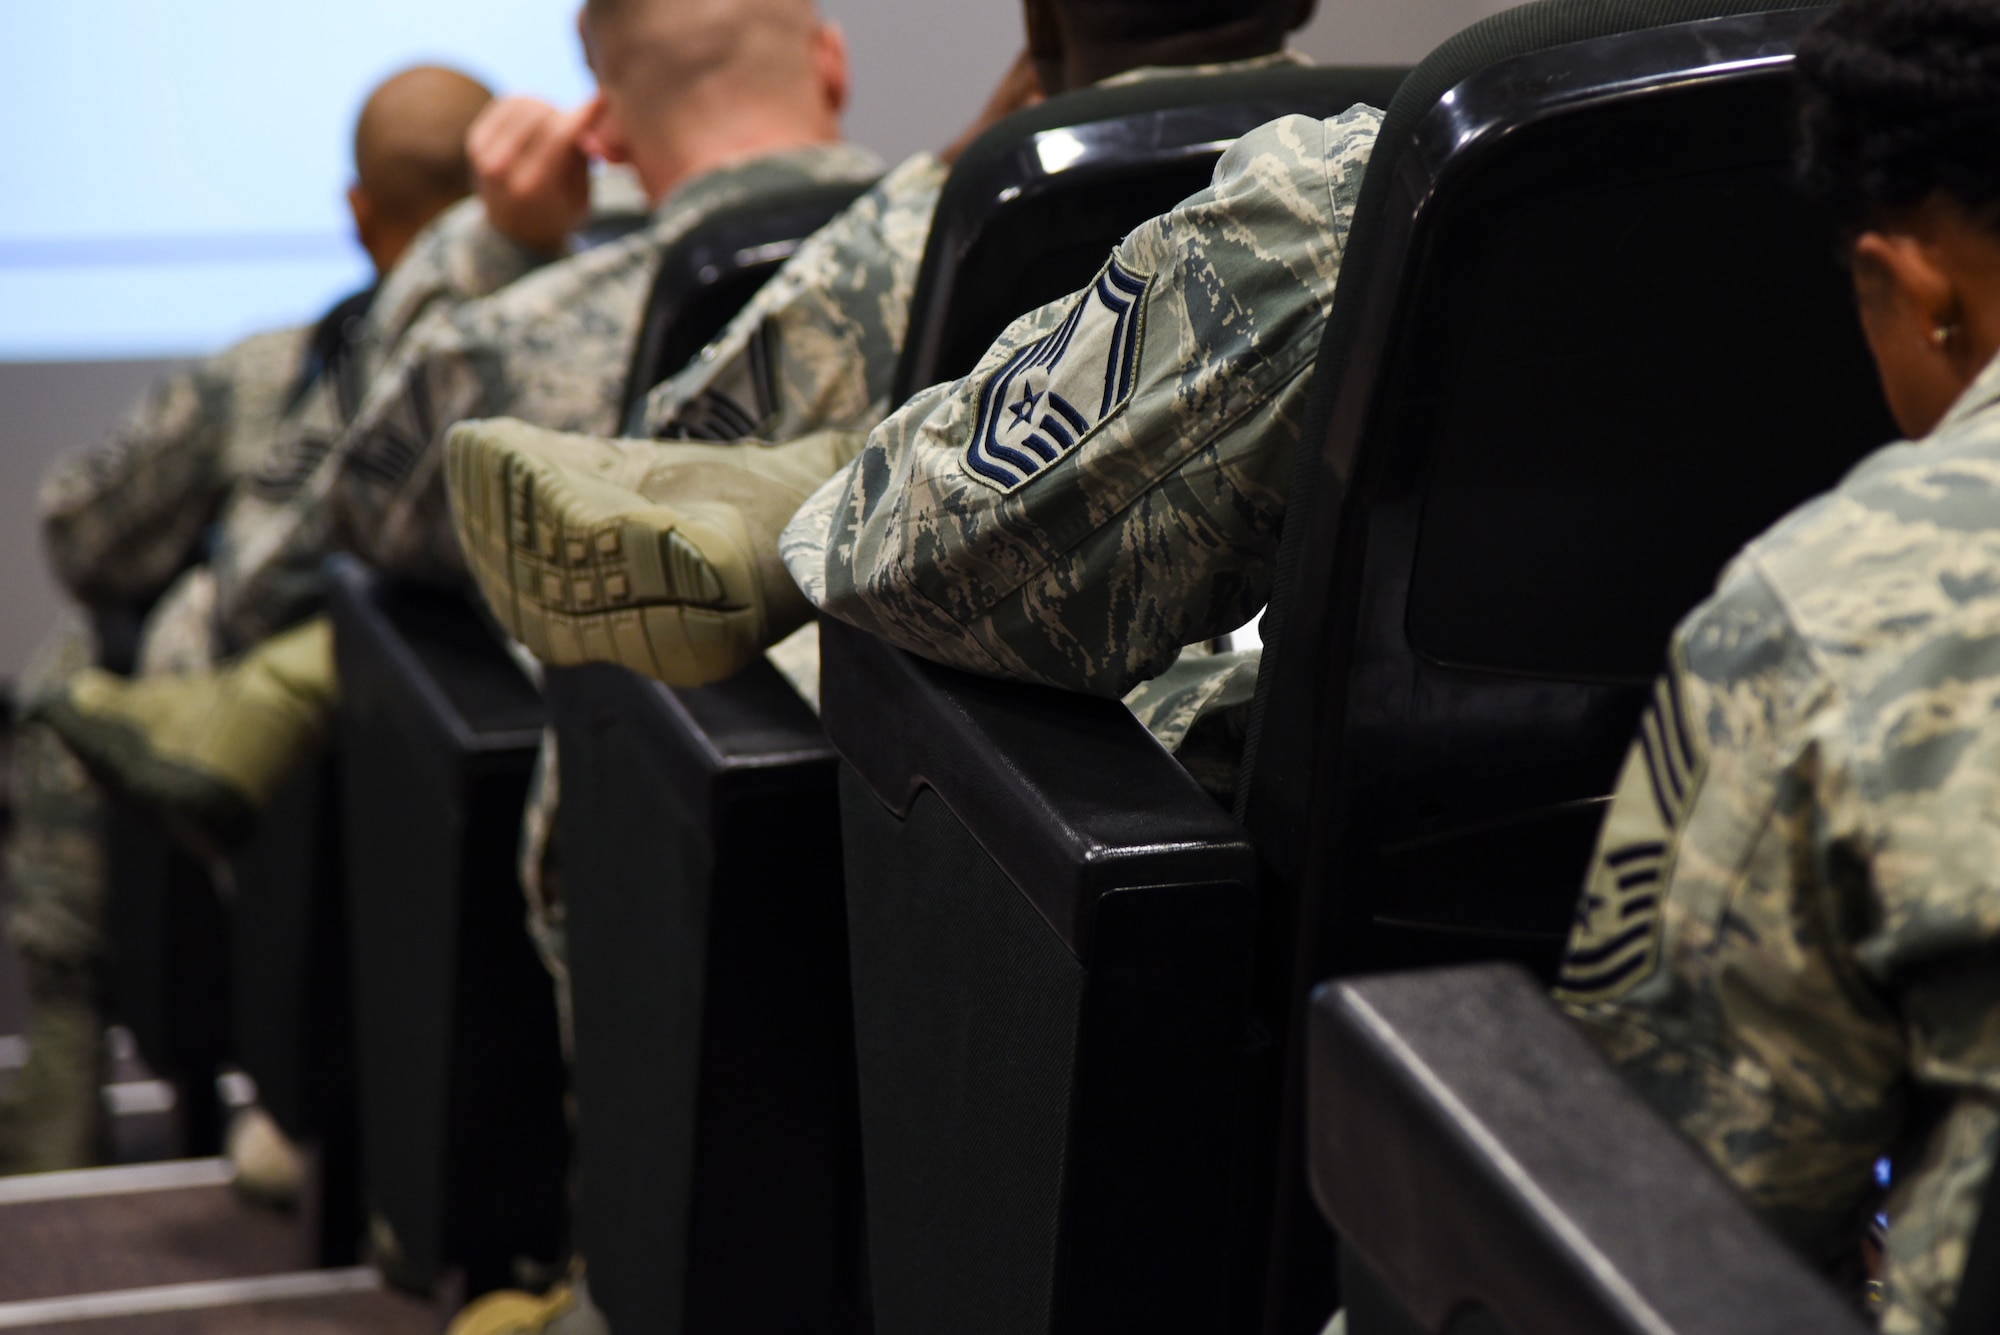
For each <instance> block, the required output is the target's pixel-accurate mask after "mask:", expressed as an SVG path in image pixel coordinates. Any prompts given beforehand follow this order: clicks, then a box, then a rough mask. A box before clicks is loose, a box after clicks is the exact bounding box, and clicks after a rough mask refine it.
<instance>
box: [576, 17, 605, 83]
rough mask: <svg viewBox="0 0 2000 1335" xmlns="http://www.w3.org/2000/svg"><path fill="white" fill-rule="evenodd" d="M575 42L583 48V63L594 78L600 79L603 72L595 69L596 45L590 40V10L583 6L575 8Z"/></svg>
mask: <svg viewBox="0 0 2000 1335" xmlns="http://www.w3.org/2000/svg"><path fill="white" fill-rule="evenodd" d="M576 40H577V42H578V43H579V44H581V45H582V47H583V63H584V64H585V65H586V66H587V67H589V69H590V72H591V74H592V75H593V76H594V77H597V78H602V77H603V72H602V71H600V70H599V69H598V68H597V43H595V42H593V41H591V39H590V10H589V9H588V8H587V7H586V6H584V5H578V6H577V7H576Z"/></svg>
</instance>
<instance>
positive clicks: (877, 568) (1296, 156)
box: [785, 107, 1381, 696]
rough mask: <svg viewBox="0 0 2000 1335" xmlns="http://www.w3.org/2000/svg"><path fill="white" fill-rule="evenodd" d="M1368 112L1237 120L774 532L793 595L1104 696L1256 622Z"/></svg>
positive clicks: (923, 645)
mask: <svg viewBox="0 0 2000 1335" xmlns="http://www.w3.org/2000/svg"><path fill="white" fill-rule="evenodd" d="M1380 123H1381V118H1380V115H1379V113H1377V112H1375V111H1373V110H1370V109H1369V108H1366V107H1356V108H1354V109H1353V110H1351V111H1349V112H1347V113H1346V114H1344V115H1342V116H1339V117H1336V118H1334V119H1332V120H1329V121H1324V122H1321V121H1315V120H1311V119H1308V118H1305V117H1289V118H1287V119H1284V120H1280V121H1275V122H1273V123H1271V124H1270V125H1267V126H1264V127H1261V128H1259V129H1258V130H1256V131H1254V132H1253V133H1251V134H1249V135H1247V136H1245V137H1244V138H1243V139H1242V140H1241V141H1240V142H1238V143H1237V144H1236V145H1235V146H1234V147H1233V148H1231V149H1230V151H1229V152H1228V153H1226V154H1224V155H1223V158H1222V160H1221V162H1220V163H1219V164H1218V167H1217V170H1216V175H1215V179H1214V183H1213V185H1212V186H1211V188H1210V189H1208V190H1206V191H1204V192H1203V193H1201V194H1199V195H1196V196H1194V197H1193V198H1192V199H1190V200H1188V201H1186V202H1185V203H1184V204H1182V205H1180V206H1179V207H1177V208H1176V209H1174V210H1173V212H1171V213H1169V214H1167V215H1166V216H1164V217H1162V218H1158V219H1155V220H1153V221H1152V222H1149V223H1147V224H1145V225H1144V226H1142V227H1140V228H1139V229H1138V230H1137V231H1135V232H1133V233H1132V234H1131V235H1130V236H1129V237H1127V238H1126V239H1125V241H1124V242H1122V243H1121V244H1120V245H1119V246H1118V248H1117V250H1116V251H1115V252H1114V254H1113V255H1112V256H1111V259H1110V262H1109V263H1108V264H1107V265H1106V266H1105V268H1104V270H1103V271H1102V272H1101V273H1100V274H1099V275H1098V277H1097V280H1096V281H1095V282H1094V283H1093V284H1092V285H1091V286H1090V287H1089V288H1088V289H1086V290H1085V291H1083V292H1080V293H1078V294H1076V295H1075V296H1073V297H1071V298H1069V299H1067V300H1065V301H1061V302H1057V303H1054V304H1052V305H1050V306H1048V307H1045V308H1043V309H1042V310H1039V311H1036V312H1034V313H1032V314H1030V315H1028V316H1026V317H1024V318H1023V319H1021V320H1020V321H1017V322H1016V323H1015V324H1014V325H1013V326H1012V327H1010V328H1009V329H1008V330H1007V332H1006V333H1005V334H1004V335H1002V337H1001V339H1000V341H999V342H998V343H997V344H995V345H994V347H993V348H992V349H991V350H990V351H989V352H988V353H987V355H986V357H985V358H984V359H982V361H981V363H980V365H979V366H978V367H977V369H975V371H974V372H973V374H972V375H971V376H969V377H968V378H966V379H965V380H962V381H959V382H957V383H955V384H951V385H944V386H940V387H937V388H935V389H932V390H930V391H927V392H926V393H924V394H921V395H919V396H917V397H916V398H915V399H913V400H912V401H911V402H910V403H908V404H906V405H904V406H903V408H902V409H901V410H900V411H898V412H897V413H896V414H894V415H893V416H892V417H890V418H889V420H888V421H886V422H884V423H883V424H882V425H881V427H879V428H878V429H877V430H876V431H875V432H874V434H873V435H872V436H871V437H870V439H869V442H868V446H867V448H866V449H865V450H864V451H863V453H862V456H861V457H860V458H859V459H858V460H856V461H855V463H854V464H853V465H852V466H851V467H850V468H849V469H848V470H846V471H845V472H844V473H842V474H841V475H839V476H837V477H835V478H834V479H833V480H832V481H831V482H830V483H828V485H827V486H826V487H824V488H822V489H821V490H820V491H819V492H818V493H817V494H815V495H814V496H813V498H812V499H811V500H810V501H809V502H808V503H807V504H806V506H805V507H804V508H803V509H802V510H801V511H800V513H799V516H798V518H797V519H796V520H795V521H794V522H793V524H792V526H791V528H790V529H788V530H787V533H786V535H785V555H786V562H787V565H788V566H789V567H790V569H791V571H792V574H793V576H794V577H795V578H796V579H798V581H799V583H800V585H801V587H802V588H803V589H804V590H805V591H806V594H807V596H808V597H810V598H811V599H812V600H813V602H814V603H815V604H817V605H818V606H820V607H821V608H823V609H824V610H826V611H827V612H830V613H831V614H833V615H834V616H837V617H840V618H841V619H843V620H846V621H851V622H853V623H855V624H856V625H859V626H862V627H864V628H866V629H868V630H871V631H873V632H875V633H876V634H879V635H881V636H883V637H885V638H887V639H889V640H892V641H894V642H896V643H898V644H901V645H903V646H905V647H907V648H909V649H912V650H914V651H915V652H917V653H921V654H924V655H926V656H928V657H931V658H935V659H939V660H941V661H944V662H948V663H952V664H955V665H958V666H961V667H966V668H970V669H972V670H974V671H979V672H985V673H989V674H994V675H1000V676H1008V677H1015V678H1021V679H1025V680H1030V681H1040V682H1047V683H1050V684H1053V685H1057V686H1063V687H1068V688H1071V689H1076V690H1083V691H1089V692H1092V693H1095V694H1099V695H1112V696H1115V695H1121V694H1123V693H1124V692H1126V691H1128V690H1130V689H1131V688H1132V687H1133V686H1134V685H1135V684H1136V683H1138V682H1139V681H1142V680H1144V679H1146V678H1148V677H1151V676H1155V675H1157V674H1158V673H1160V672H1161V671H1163V670H1165V668H1166V667H1167V666H1168V665H1169V664H1170V663H1172V662H1173V660H1174V657H1175V656H1176V655H1177V654H1178V653H1179V652H1180V649H1181V646H1183V645H1185V644H1190V643H1193V642H1195V641H1198V640H1202V639H1206V638H1208V637H1211V636H1213V635H1218V634H1222V633H1224V632H1226V631H1228V630H1231V629H1233V628H1234V627H1236V626H1239V625H1241V624H1242V623H1243V622H1244V621H1246V620H1248V619H1249V617H1250V616H1251V615H1252V614H1253V613H1254V612H1255V611H1256V610H1257V608H1258V607H1259V606H1261V605H1262V604H1263V602H1264V601H1265V600H1266V598H1267V597H1268V594H1269V589H1270V582H1271V565H1272V559H1273V557H1274V555H1275V552H1276V547H1277V540H1278V531H1279V527H1280V525H1281V523H1282V521H1283V518H1284V508H1285V487H1286V485H1287V482H1288V481H1289V473H1290V468H1291V458H1292V453H1293V450H1294V448H1295V446H1296V444H1297V440H1298V434H1299V428H1300V422H1299V418H1300V413H1301V409H1302V407H1303V402H1302V400H1303V398H1304V383H1305V380H1306V378H1307V377H1306V372H1307V371H1308V370H1309V369H1310V367H1311V365H1312V362H1313V358H1314V356H1315V354H1316V352H1317V350H1318V346H1319V341H1320V334H1321V331H1322V329H1323V327H1324V324H1325V319H1326V313H1327V310H1328V308H1329V306H1330V304H1331V300H1332V295H1333V288H1334V282H1335V279H1336V277H1337V275H1338V273H1339V269H1340V261H1341V255H1342V253H1343V250H1344V248H1345V245H1346V240H1347V230H1348V227H1349V226H1350V224H1351V220H1352V217H1353V211H1354V204H1355V200H1356V198H1357V196H1358V193H1359V190H1360V182H1361V175H1362V171H1363V169H1364V168H1365V166H1366V164H1367V160H1368V155H1369V152H1370V150H1371V149H1372V148H1373V146H1374V142H1375V136H1376V133H1377V131H1378V130H1379V128H1380Z"/></svg>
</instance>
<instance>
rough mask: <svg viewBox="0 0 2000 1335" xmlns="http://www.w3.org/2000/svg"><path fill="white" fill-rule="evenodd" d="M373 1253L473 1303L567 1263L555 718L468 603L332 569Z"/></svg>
mask: <svg viewBox="0 0 2000 1335" xmlns="http://www.w3.org/2000/svg"><path fill="white" fill-rule="evenodd" d="M329 585H330V601H331V604H332V610H333V616H334V645H335V658H336V661H337V663H338V665H339V669H340V682H341V704H340V727H339V731H338V742H339V749H340V761H341V763H340V775H341V794H340V798H341V807H342V812H343V820H344V822H345V826H346V833H345V840H344V843H345V847H344V860H345V866H346V873H347V917H348V931H349V934H350V949H351V953H352V963H353V972H352V979H353V990H354V1024H355V1034H354V1042H355V1046H356V1048H357V1049H358V1051H359V1054H360V1059H359V1064H360V1083H361V1130H362V1146H363V1151H364V1159H365V1167H366V1184H365V1186H366V1190H365V1199H366V1203H367V1208H368V1210H369V1234H370V1241H371V1244H372V1245H373V1247H374V1248H375V1252H376V1255H377V1258H378V1260H379V1261H380V1262H381V1263H382V1265H383V1269H384V1271H385V1272H386V1273H387V1274H388V1275H389V1277H390V1278H391V1279H392V1280H394V1281H395V1282H397V1283H398V1284H400V1285H403V1286H405V1287H409V1288H413V1289H417V1290H420V1291H421V1290H428V1289H431V1288H433V1287H434V1286H435V1285H436V1284H437V1283H438V1282H439V1281H440V1280H441V1279H442V1278H444V1277H445V1275H446V1273H447V1272H448V1271H450V1270H462V1272H463V1274H464V1278H465V1284H466V1289H467V1292H468V1294H478V1293H482V1292H485V1291H487V1290H490V1289H494V1288H500V1287H504V1286H506V1285H508V1284H510V1283H512V1282H513V1279H514V1270H513V1267H514V1263H515V1260H516V1258H526V1259H528V1260H531V1261H536V1262H540V1263H542V1264H545V1265H546V1264H550V1263H552V1262H554V1261H555V1260H557V1259H558V1256H559V1253H560V1249H561V1245H562V1242H563V1238H562V1221H563V1218H564V1214H565V1203H564V1202H565V1195H564V1193H565V1187H564V1183H565V1178H566V1173H567V1160H568V1130H567V1127H566V1125H565V1123H564V1114H563V1066H562V1048H561V1040H560V1037H559V1035H558V1032H557V1026H556V1013H555V999H554V995H553V992H552V991H551V988H550V985H549V979H548V975H547V974H546V973H545V972H544V971H543V969H542V966H541V962H540V961H539V960H538V959H537V958H536V956H535V953H534V948H533V946H532V945H531V944H530V942H529V939H528V936H527V933H526V932H525V931H524V930H523V928H522V915H523V912H524V908H523V903H522V898H521V891H520V887H519V883H518V879H517V876H516V872H515V850H516V847H517V845H518V843H519V838H520V824H521V806H522V802H523V799H524V798H525V796H526V793H527V786H528V776H529V771H530V770H531V768H532V767H533V764H534V757H535V751H536V747H537V746H538V744H539V742H540V738H541V730H542V725H543V718H544V713H543V708H542V702H541V697H540V696H539V695H538V694H537V692H536V690H535V688H534V686H533V684H532V683H531V682H530V681H529V680H528V678H527V677H526V676H525V675H524V674H523V673H522V671H521V670H520V668H519V667H517V666H516V665H515V663H514V661H513V660H512V659H511V658H510V657H509V656H508V654H507V652H506V650H505V649H504V648H503V647H502V645H501V642H500V640H499V638H498V636H497V635H496V634H495V632H494V631H493V630H492V628H491V626H490V623H489V622H487V621H486V620H485V618H483V617H482V616H480V615H479V614H478V613H477V612H476V611H475V610H474V609H473V608H472V607H471V606H470V605H469V604H467V603H466V602H465V600H464V599H462V598H458V597H454V596H452V595H449V594H444V593H438V592H433V591H428V590H420V589H413V588H408V587H403V586H398V585H395V584H393V583H391V582H389V581H386V580H384V579H382V578H381V577H379V576H377V575H375V574H373V573H372V572H370V571H368V570H367V569H366V568H365V567H363V566H361V565H360V564H358V563H356V562H354V561H352V560H351V559H348V558H335V559H334V560H333V561H332V562H330V563H329Z"/></svg>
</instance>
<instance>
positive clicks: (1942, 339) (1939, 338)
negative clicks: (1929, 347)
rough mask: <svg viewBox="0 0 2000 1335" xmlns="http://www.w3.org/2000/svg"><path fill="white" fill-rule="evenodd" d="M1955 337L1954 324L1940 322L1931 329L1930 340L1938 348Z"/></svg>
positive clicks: (1956, 329)
mask: <svg viewBox="0 0 2000 1335" xmlns="http://www.w3.org/2000/svg"><path fill="white" fill-rule="evenodd" d="M1957 337H1958V326H1957V325H1955V324H1941V325H1939V326H1938V327H1937V328H1935V329H1933V330H1931V342H1932V343H1934V344H1936V345H1937V346H1938V347H1940V348H1942V347H1943V346H1944V345H1945V344H1947V343H1949V342H1951V341H1952V340H1953V339H1954V338H1957Z"/></svg>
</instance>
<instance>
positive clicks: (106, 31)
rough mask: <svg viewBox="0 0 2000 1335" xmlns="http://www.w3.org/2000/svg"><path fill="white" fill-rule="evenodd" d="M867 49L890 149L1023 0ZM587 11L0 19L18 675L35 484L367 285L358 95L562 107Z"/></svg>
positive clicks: (1386, 14)
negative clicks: (485, 93) (433, 80)
mask: <svg viewBox="0 0 2000 1335" xmlns="http://www.w3.org/2000/svg"><path fill="white" fill-rule="evenodd" d="M1509 2H1510V0H1321V3H1320V12H1319V14H1318V16H1317V17H1316V18H1315V19H1314V21H1313V23H1312V25H1311V26H1310V27H1309V28H1308V29H1307V30H1306V31H1305V32H1304V33H1303V34H1302V35H1301V37H1300V40H1299V46H1300V48H1301V49H1303V50H1304V51H1306V52H1307V53H1308V54H1310V55H1312V56H1313V57H1314V58H1315V59H1317V60H1320V61H1322V62H1327V63H1336V62H1337V63H1344V64H1371V63H1398V64H1407V63H1411V62H1414V61H1416V60H1418V59H1420V58H1421V57H1422V56H1423V55H1424V54H1425V53H1426V52H1428V51H1429V50H1430V49H1431V48H1432V47H1434V46H1436V45H1437V44H1438V43H1439V42H1440V41H1442V40H1443V39H1444V38H1446V37H1448V36H1450V35H1451V34H1452V33H1454V32H1456V31H1458V30H1459V29H1460V28H1462V27H1464V26H1465V25H1467V24H1468V23H1471V22H1473V21H1475V20H1476V19H1479V18H1481V17H1484V16H1485V15H1487V14H1490V13H1493V12H1496V11H1497V10H1500V9H1503V8H1505V7H1507V4H1508V3H1509ZM822 3H823V5H824V7H825V9H826V12H827V13H828V14H829V15H830V16H831V17H832V18H834V19H835V20H837V21H838V22H839V23H840V24H841V25H842V26H843V28H845V30H846V32H847V35H848V41H849V45H850V48H851V50H852V56H853V63H854V101H853V106H852V109H851V111H850V114H849V117H848V132H849V135H850V136H851V137H852V138H853V139H855V140H857V141H858V142H860V143H863V144H866V145H868V146H869V147H871V148H873V149H875V150H876V151H877V152H878V153H880V154H881V155H882V156H883V157H884V158H886V159H888V160H890V161H894V160H896V159H898V158H900V157H903V156H905V155H907V154H908V153H911V152H914V151H916V150H918V149H922V148H930V147H935V146H936V144H937V143H938V142H941V141H943V140H947V139H949V138H951V137H952V135H953V134H954V133H955V132H956V130H957V128H958V127H959V126H961V125H962V124H964V123H965V121H966V120H967V119H968V118H969V117H970V116H971V115H972V114H973V113H974V112H975V111H976V110H977V109H978V107H979V106H980V105H981V104H982V103H983V102H984V100H985V95H986V90H987V89H989V88H990V87H991V86H992V84H993V82H994V81H995V79H997V78H998V76H999V74H1000V72H1001V71H1002V70H1003V69H1005V68H1006V66H1007V64H1008V63H1009V61H1010V60H1011V59H1012V58H1013V55H1014V53H1015V52H1016V51H1017V50H1018V49H1019V47H1020V44H1021V25H1020V14H1019V9H1018V7H1017V6H1016V5H1015V4H1014V3H1013V0H822ZM574 9H575V0H515V2H514V3H512V4H508V5H493V4H491V3H490V0H347V3H344V4H343V5H342V6H340V12H339V14H338V17H337V18H335V17H334V16H332V15H330V14H329V13H328V12H326V11H323V10H321V9H317V8H314V7H311V6H305V7H299V6H290V5H271V4H270V3H268V0H182V3H179V4H174V5H161V4H158V3H157V0H65V2H64V3H63V4H62V5H35V6H27V5H9V6H5V13H4V15H0V124H6V125H11V126H15V127H29V128H28V129H27V130H26V132H24V133H17V134H15V135H11V136H8V137H7V138H6V139H5V140H4V141H0V572H4V573H0V680H6V679H10V678H12V677H14V676H15V675H17V674H18V673H19V672H20V671H21V669H22V668H23V667H24V666H25V664H26V662H27V659H28V657H29V655H30V654H31V653H32V652H33V650H34V647H35V644H36V643H37V641H38V640H39V639H40V638H41V636H42V635H43V633H44V632H45V630H46V629H47V627H48V626H49V625H50V624H51V622H52V621H53V619H54V617H55V616H56V614H57V610H58V607H59V601H58V595H57V592H56V589H55V587H54V585H53V583H52V582H51V581H50V579H49V578H48V575H47V573H46V570H45V566H44V563H43V560H42V556H41V551H40V547H39V543H38V539H37V536H36V532H35V523H34V495H35V485H36V479H37V478H38V476H39V475H40V473H41V471H42V469H43V468H44V467H45V466H46V464H47V463H48V461H49V460H51V459H53V458H54V457H55V456H56V455H57V454H59V453H62V452H65V451H68V450H72V449H76V448H80V447H83V446H87V445H88V444H90V443H91V442H92V441H94V440H96V439H97V438H99V437H101V436H102V435H103V434H104V433H105V432H106V431H108V430H110V429H111V427H112V426H113V425H114V424H115V423H116V421H117V419H118V418H119V416H120V415H121V414H122V413H123V412H124V410H125V408H126V406H127V405H128V404H129V403H130V402H131V401H132V399H133V398H134V397H135V396H136V395H137V394H138V393H139V392H140V391H141V390H142V389H143V388H144V387H145V385H146V384H147V383H148V382H149V381H151V380H152V379H153V378H155V377H156V376H158V375H159V374H161V373H162V372H163V371H165V370H167V369H168V368H170V367H171V366H173V365H175V364H176V363H177V361H179V360H180V359H184V358H187V357H190V356H194V355H198V354H200V353H201V352H203V351H206V350H210V349H212V348H215V347H219V346H221V345H223V344H224V343H226V342H228V341H229V340H230V339H232V338H235V337H238V336H240V335H242V334H244V333H248V332H250V331H252V330H254V329H257V328H260V327H267V326H269V325H271V324H273V323H290V322H294V321H297V322H303V321H306V320H309V319H311V318H314V317H315V316H317V314H318V313H319V310H320V309H321V308H323V307H324V306H325V305H326V304H328V303H330V302H331V300H332V299H333V298H334V297H336V296H337V295H339V294H340V293H341V292H344V291H346V290H348V289H350V288H351V287H353V286H356V285H358V283H359V282H360V281H361V280H362V277H363V275H364V272H365V271H364V269H363V266H362V263H361V260H360V255H359V252H358V251H357V250H356V249H355V248H354V247H353V246H352V244H351V242H349V241H348V240H347V238H346V234H345V225H344V221H343V218H342V215H341V213H340V196H341V192H342V191H343V190H344V189H345V186H346V174H347V137H348V134H349V132H350V127H351V125H352V119H353V115H354V112H355V109H356V108H357V106H358V104H359V99H360V98H361V96H362V95H363V94H364V93H365V92H366V90H367V89H368V87H369V86H370V85H372V83H373V82H374V81H375V80H377V79H379V78H380V77H381V76H382V75H384V74H387V73H388V72H390V71H391V70H394V69H396V68H399V67H401V66H403V65H406V64H409V63H413V62H414V61H417V60H423V59H434V60H443V61H447V62H450V63H455V64H460V65H462V66H464V67H466V68H468V69H470V70H471V71H472V72H474V73H476V74H478V75H480V76H481V77H483V78H485V79H487V80H488V81H489V82H490V83H492V84H493V86H494V87H495V88H496V89H498V90H500V91H503V92H507V91H521V92H532V93H538V94H541V95H543V96H546V97H549V98H551V99H552V100H557V101H563V102H567V101H571V100H573V99H575V98H577V97H580V96H582V95H583V92H584V90H585V89H586V88H587V86H588V83H587V74H586V73H585V71H584V70H583V68H582V65H581V62H580V60H579V59H578V58H577V56H576V53H575V41H574V39H573V38H572V37H571V36H570V29H569V25H570V23H571V17H572V14H573V13H574Z"/></svg>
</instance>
